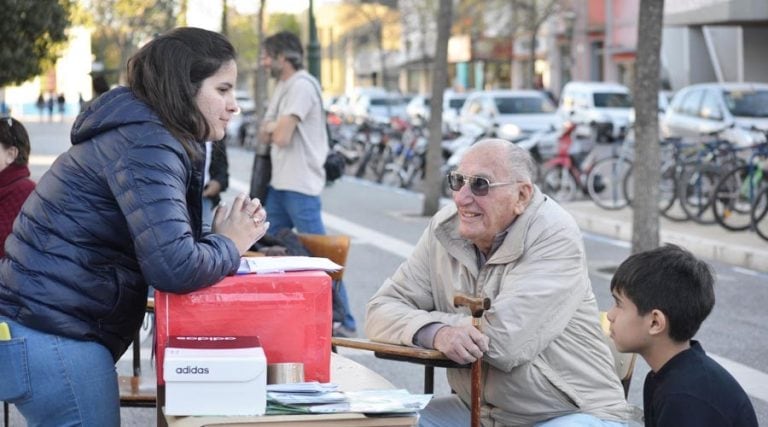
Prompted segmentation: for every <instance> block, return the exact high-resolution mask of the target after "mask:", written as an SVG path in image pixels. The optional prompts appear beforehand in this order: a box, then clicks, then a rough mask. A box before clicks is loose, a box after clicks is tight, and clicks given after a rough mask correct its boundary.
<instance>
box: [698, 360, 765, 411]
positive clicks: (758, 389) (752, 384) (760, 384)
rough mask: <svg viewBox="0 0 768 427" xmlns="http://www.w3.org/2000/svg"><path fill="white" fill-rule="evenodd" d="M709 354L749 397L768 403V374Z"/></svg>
mask: <svg viewBox="0 0 768 427" xmlns="http://www.w3.org/2000/svg"><path fill="white" fill-rule="evenodd" d="M707 354H708V355H709V356H710V357H711V358H713V359H715V361H716V362H717V363H719V364H721V365H723V368H725V370H726V371H728V372H730V373H731V375H733V377H734V378H736V381H738V382H739V384H741V386H742V387H743V388H744V390H745V391H746V392H747V394H748V395H750V396H752V397H754V398H755V399H760V400H762V401H763V402H768V374H765V373H764V372H761V371H758V370H757V369H754V368H751V367H749V366H747V365H742V364H741V363H739V362H734V361H733V360H730V359H726V358H725V357H721V356H718V355H716V354H712V353H707Z"/></svg>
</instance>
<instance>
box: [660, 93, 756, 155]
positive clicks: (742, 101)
mask: <svg viewBox="0 0 768 427" xmlns="http://www.w3.org/2000/svg"><path fill="white" fill-rule="evenodd" d="M753 127H754V128H757V129H761V130H763V131H765V130H768V84H766V83H704V84H695V85H691V86H687V87H685V88H683V89H680V91H678V92H677V94H675V96H674V98H672V102H671V104H670V106H669V108H668V109H667V112H666V114H665V115H664V121H663V124H662V132H663V135H664V136H666V137H697V136H701V135H702V134H708V133H711V132H717V131H721V130H725V131H724V132H723V133H722V135H723V137H725V138H726V139H728V140H730V141H732V142H734V143H736V144H739V145H751V144H754V143H756V142H760V141H762V140H764V138H765V134H764V133H762V132H755V131H752V130H750V129H751V128H753Z"/></svg>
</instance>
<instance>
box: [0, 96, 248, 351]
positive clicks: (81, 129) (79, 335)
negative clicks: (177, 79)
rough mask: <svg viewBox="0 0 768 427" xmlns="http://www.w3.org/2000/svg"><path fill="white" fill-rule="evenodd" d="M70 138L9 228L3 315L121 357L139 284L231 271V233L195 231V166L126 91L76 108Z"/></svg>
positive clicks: (203, 282) (162, 285)
mask: <svg viewBox="0 0 768 427" xmlns="http://www.w3.org/2000/svg"><path fill="white" fill-rule="evenodd" d="M72 144H73V146H72V147H70V149H69V150H68V151H67V152H66V153H64V154H62V155H61V156H59V157H58V158H57V159H56V161H55V162H54V163H53V165H52V166H51V168H50V170H49V171H48V172H46V174H45V175H43V177H42V178H41V179H40V181H39V183H38V184H37V188H36V190H35V191H34V193H32V195H31V196H30V197H29V199H27V201H26V203H25V204H24V206H23V208H22V210H21V213H20V216H19V218H18V220H17V221H16V223H15V224H14V228H13V232H12V234H11V235H10V236H9V237H8V241H7V245H6V249H7V250H6V252H7V254H6V258H3V259H2V260H0V314H2V315H5V316H8V317H10V318H12V319H14V320H16V321H18V322H20V323H22V324H24V325H26V326H28V327H30V328H34V329H38V330H40V331H44V332H48V333H52V334H56V335H61V336H66V337H70V338H74V339H78V340H89V341H98V342H100V343H102V344H103V345H105V346H106V347H107V348H108V349H109V350H110V351H111V353H112V355H113V357H114V358H115V360H117V359H119V357H120V356H121V355H122V354H123V352H124V351H125V350H126V348H127V347H128V345H129V344H130V342H131V338H132V336H133V333H134V331H135V330H136V328H138V326H139V324H140V323H141V320H142V318H143V316H144V305H145V304H146V299H147V285H151V286H154V287H155V288H156V289H159V290H162V291H166V292H175V293H184V292H190V291H194V290H196V289H200V288H203V287H206V286H209V285H212V284H214V283H216V282H218V281H219V280H221V279H222V278H223V277H225V276H226V275H228V274H232V273H233V272H234V271H235V270H236V269H237V265H238V263H239V259H240V257H239V253H238V251H237V248H236V247H235V245H234V243H233V242H232V241H231V240H230V239H228V238H226V237H224V236H221V235H217V234H208V235H205V236H202V235H201V229H202V228H201V221H200V213H201V212H202V211H201V209H202V188H201V187H202V176H201V174H200V168H199V167H195V165H194V164H193V162H192V161H191V160H190V158H189V156H188V155H187V153H186V152H185V151H184V148H183V147H182V145H181V144H180V143H179V141H177V140H176V139H175V138H174V137H173V136H172V135H171V134H170V133H169V132H168V131H167V130H166V129H165V128H164V127H163V125H162V123H161V121H160V119H159V117H158V116H157V115H156V114H155V113H154V112H153V111H152V110H151V109H150V108H149V107H148V106H147V105H146V104H144V103H142V102H141V101H139V100H138V99H136V98H135V97H134V96H133V94H132V93H131V91H130V90H129V89H127V88H118V89H114V90H112V91H110V92H108V93H106V94H104V95H102V96H101V97H100V98H99V99H98V100H97V101H96V102H95V103H94V104H93V105H91V106H90V107H89V108H88V110H86V111H85V112H83V113H82V114H80V116H79V117H78V118H77V121H76V122H75V124H74V126H73V128H72ZM200 151H201V152H202V147H200Z"/></svg>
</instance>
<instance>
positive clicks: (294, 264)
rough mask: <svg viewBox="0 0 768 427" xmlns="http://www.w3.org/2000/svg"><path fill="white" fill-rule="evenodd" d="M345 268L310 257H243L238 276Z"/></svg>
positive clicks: (322, 259) (325, 259)
mask: <svg viewBox="0 0 768 427" xmlns="http://www.w3.org/2000/svg"><path fill="white" fill-rule="evenodd" d="M342 268H343V267H342V266H340V265H339V264H336V263H335V262H333V261H331V260H329V259H328V258H321V257H309V256H263V257H242V258H240V268H238V269H237V274H251V273H256V274H267V273H283V272H286V271H303V270H322V271H339V270H341V269H342Z"/></svg>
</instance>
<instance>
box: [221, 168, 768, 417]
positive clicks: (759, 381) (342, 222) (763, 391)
mask: <svg viewBox="0 0 768 427" xmlns="http://www.w3.org/2000/svg"><path fill="white" fill-rule="evenodd" d="M230 185H231V186H232V188H234V189H236V190H238V191H244V192H246V193H247V192H248V191H249V189H248V187H247V186H246V185H245V183H243V182H242V181H237V180H233V179H230ZM323 222H324V223H325V225H326V226H328V227H330V228H333V229H335V230H338V231H339V232H341V233H344V234H347V235H349V236H351V237H352V238H354V239H357V240H359V241H362V242H364V243H365V244H368V245H371V246H375V247H377V248H379V249H381V250H384V251H386V252H389V253H391V254H393V255H396V256H399V257H401V258H407V257H408V256H409V255H410V254H411V252H413V248H414V245H411V244H410V243H407V242H404V241H402V240H399V239H395V238H392V237H390V236H387V235H385V234H383V233H379V232H378V231H376V230H372V229H370V228H367V227H364V226H362V225H360V224H355V223H354V222H351V221H348V220H346V219H343V218H341V217H338V216H336V215H333V214H329V213H328V212H323ZM583 234H584V237H585V238H589V239H590V240H596V241H600V242H604V243H607V244H610V245H614V246H619V247H622V248H629V247H630V245H629V243H627V242H623V241H620V240H615V239H610V238H606V237H603V236H598V235H596V234H592V233H583ZM707 354H709V355H710V356H711V357H712V358H713V359H715V360H716V361H717V362H718V363H720V364H721V365H723V367H724V368H725V369H726V370H727V371H728V372H730V373H731V375H733V377H734V378H736V381H738V382H739V384H741V386H742V387H743V388H744V390H746V392H747V394H748V395H750V396H752V397H753V398H755V399H760V400H762V401H764V402H768V374H766V373H764V372H761V371H758V370H756V369H754V368H751V367H749V366H747V365H743V364H741V363H739V362H735V361H733V360H730V359H726V358H725V357H721V356H717V355H715V354H712V353H707Z"/></svg>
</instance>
